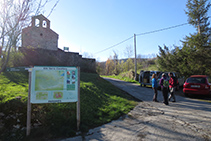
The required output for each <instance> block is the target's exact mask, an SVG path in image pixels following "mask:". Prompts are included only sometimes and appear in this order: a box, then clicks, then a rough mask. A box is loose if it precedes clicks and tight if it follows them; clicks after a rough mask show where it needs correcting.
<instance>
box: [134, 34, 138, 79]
mask: <svg viewBox="0 0 211 141" xmlns="http://www.w3.org/2000/svg"><path fill="white" fill-rule="evenodd" d="M134 52H135V60H134V63H135V80H137V78H136V75H137V63H136V34H134Z"/></svg>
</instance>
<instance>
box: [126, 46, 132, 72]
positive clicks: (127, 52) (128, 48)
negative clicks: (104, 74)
mask: <svg viewBox="0 0 211 141" xmlns="http://www.w3.org/2000/svg"><path fill="white" fill-rule="evenodd" d="M125 55H126V56H127V57H128V59H129V58H131V56H132V55H133V48H132V46H127V47H126V49H125ZM127 62H128V63H127V64H128V67H127V68H128V71H129V68H130V63H129V62H130V61H127Z"/></svg>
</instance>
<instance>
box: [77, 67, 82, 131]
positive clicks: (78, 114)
mask: <svg viewBox="0 0 211 141" xmlns="http://www.w3.org/2000/svg"><path fill="white" fill-rule="evenodd" d="M77 68H78V101H77V115H76V116H77V130H79V129H80V122H81V117H80V67H77Z"/></svg>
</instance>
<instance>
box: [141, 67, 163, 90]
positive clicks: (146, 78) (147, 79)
mask: <svg viewBox="0 0 211 141" xmlns="http://www.w3.org/2000/svg"><path fill="white" fill-rule="evenodd" d="M154 73H156V74H157V76H158V75H159V74H160V73H161V72H160V71H143V70H142V71H141V72H140V74H139V83H140V86H144V87H145V86H146V85H152V74H154Z"/></svg>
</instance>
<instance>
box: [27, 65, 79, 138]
mask: <svg viewBox="0 0 211 141" xmlns="http://www.w3.org/2000/svg"><path fill="white" fill-rule="evenodd" d="M29 81H30V82H29V95H28V106H27V135H29V134H30V122H31V104H37V103H63V102H76V104H77V115H76V116H77V129H79V126H80V68H79V67H50V66H43V67H41V66H35V67H34V68H31V69H29Z"/></svg>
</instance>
